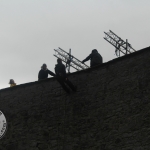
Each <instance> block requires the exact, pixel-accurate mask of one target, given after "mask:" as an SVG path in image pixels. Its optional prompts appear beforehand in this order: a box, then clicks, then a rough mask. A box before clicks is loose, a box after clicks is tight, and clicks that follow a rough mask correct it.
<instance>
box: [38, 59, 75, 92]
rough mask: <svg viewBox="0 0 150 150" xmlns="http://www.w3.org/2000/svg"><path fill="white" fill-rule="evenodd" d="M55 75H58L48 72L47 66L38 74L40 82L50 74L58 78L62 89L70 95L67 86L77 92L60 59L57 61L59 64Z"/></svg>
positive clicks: (43, 66) (44, 65)
mask: <svg viewBox="0 0 150 150" xmlns="http://www.w3.org/2000/svg"><path fill="white" fill-rule="evenodd" d="M55 73H56V74H54V73H53V72H52V71H50V70H48V69H47V65H46V64H43V65H42V67H41V70H40V71H39V74H38V80H43V79H47V78H48V74H50V75H51V76H54V77H56V79H57V81H58V82H59V83H60V85H61V86H62V88H63V89H64V90H65V91H66V92H67V93H68V94H70V90H69V88H68V87H67V86H66V85H65V84H67V85H68V86H69V87H70V88H71V89H72V91H74V92H75V91H76V87H75V86H74V85H73V84H72V83H71V81H70V80H69V79H68V77H67V74H66V67H65V65H64V64H63V63H62V60H61V59H60V58H58V59H57V64H56V66H55Z"/></svg>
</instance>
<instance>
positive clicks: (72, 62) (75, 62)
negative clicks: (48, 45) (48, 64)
mask: <svg viewBox="0 0 150 150" xmlns="http://www.w3.org/2000/svg"><path fill="white" fill-rule="evenodd" d="M54 51H55V54H54V56H55V57H57V58H60V59H61V60H62V61H63V62H65V63H66V69H67V70H68V73H70V66H71V67H73V68H74V69H76V70H77V71H80V70H84V69H87V68H89V66H87V65H86V64H83V63H82V62H81V61H80V60H79V59H77V58H75V57H74V56H73V55H71V49H69V53H67V52H66V51H65V50H63V49H61V48H60V47H58V49H54Z"/></svg>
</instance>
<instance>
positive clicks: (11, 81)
mask: <svg viewBox="0 0 150 150" xmlns="http://www.w3.org/2000/svg"><path fill="white" fill-rule="evenodd" d="M9 84H10V87H13V86H16V83H15V81H14V80H13V79H10V81H9Z"/></svg>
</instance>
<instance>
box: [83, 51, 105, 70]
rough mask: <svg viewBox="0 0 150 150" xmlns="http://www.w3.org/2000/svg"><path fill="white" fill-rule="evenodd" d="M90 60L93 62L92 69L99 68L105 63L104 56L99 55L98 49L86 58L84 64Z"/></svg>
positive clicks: (91, 63)
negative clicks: (98, 66)
mask: <svg viewBox="0 0 150 150" xmlns="http://www.w3.org/2000/svg"><path fill="white" fill-rule="evenodd" d="M88 60H91V62H90V67H94V66H97V65H100V64H102V63H103V58H102V56H101V55H100V54H99V53H98V51H97V50H96V49H93V50H92V53H91V54H90V55H89V56H88V57H86V58H85V59H84V60H83V61H82V63H84V62H86V61H88Z"/></svg>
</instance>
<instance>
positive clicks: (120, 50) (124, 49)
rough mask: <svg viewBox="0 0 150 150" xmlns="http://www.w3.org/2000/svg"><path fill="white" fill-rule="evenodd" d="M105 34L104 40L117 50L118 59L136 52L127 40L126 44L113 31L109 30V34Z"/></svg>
mask: <svg viewBox="0 0 150 150" xmlns="http://www.w3.org/2000/svg"><path fill="white" fill-rule="evenodd" d="M104 33H105V37H104V39H105V40H106V41H107V42H109V43H110V44H111V45H113V46H114V47H115V48H116V50H115V54H116V56H117V57H120V56H123V55H127V54H130V53H133V52H135V51H136V50H135V49H134V48H133V47H132V46H131V44H129V43H128V40H127V39H126V42H125V41H124V40H122V39H121V38H120V37H119V36H117V35H116V34H115V33H114V32H112V31H111V30H109V32H107V33H106V32H104Z"/></svg>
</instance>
